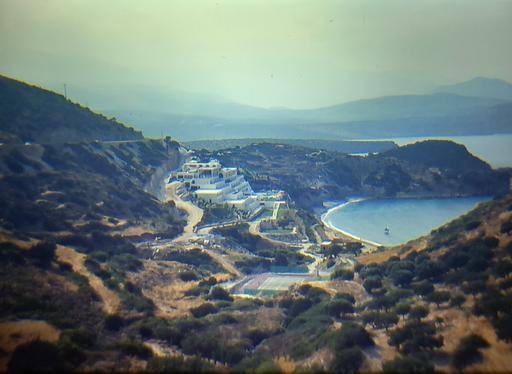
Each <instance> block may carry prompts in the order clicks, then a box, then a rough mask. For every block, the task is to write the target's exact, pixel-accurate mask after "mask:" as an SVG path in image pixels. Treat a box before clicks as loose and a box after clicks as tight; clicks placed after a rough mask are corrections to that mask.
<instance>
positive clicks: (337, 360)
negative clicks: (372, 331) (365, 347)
mask: <svg viewBox="0 0 512 374" xmlns="http://www.w3.org/2000/svg"><path fill="white" fill-rule="evenodd" d="M363 361H364V356H363V352H362V351H361V348H359V347H352V348H346V349H343V350H341V351H336V352H335V355H334V359H333V361H332V363H331V370H332V371H334V372H337V373H340V372H341V373H354V372H357V371H358V370H359V368H360V367H361V364H362V363H363Z"/></svg>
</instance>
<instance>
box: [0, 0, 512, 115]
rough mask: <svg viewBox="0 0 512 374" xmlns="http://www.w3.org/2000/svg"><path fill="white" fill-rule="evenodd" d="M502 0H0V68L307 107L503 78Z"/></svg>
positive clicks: (505, 15)
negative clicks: (484, 77)
mask: <svg viewBox="0 0 512 374" xmlns="http://www.w3.org/2000/svg"><path fill="white" fill-rule="evenodd" d="M511 36H512V1H492V0H481V1H471V0H459V1H436V0H425V1H420V0H415V1H411V0H403V1H401V0H400V1H394V0H387V1H381V0H375V1H364V0H354V1H320V0H310V1H301V0H297V1H262V0H258V1H249V0H233V1H222V0H211V1H193V0H185V1H172V0H162V1H156V0H155V1H152V0H144V1H141V0H133V1H128V0H123V1H114V0H83V1H78V0H0V73H4V74H8V75H10V76H14V77H17V78H20V79H23V80H28V81H31V82H35V83H39V84H48V85H50V86H53V87H60V85H61V83H62V82H67V84H68V86H70V87H73V86H74V85H76V86H85V87H106V88H107V89H108V88H109V87H112V86H120V85H125V84H126V85H128V84H144V85H146V86H150V87H151V86H155V87H156V86H158V87H161V88H164V89H167V88H168V89H176V90H186V91H192V92H207V93H213V94H218V95H222V96H225V97H227V98H230V99H232V100H235V101H238V102H243V103H247V104H252V105H258V106H290V107H295V108H309V107H316V106H322V105H329V104H335V103H340V102H344V101H348V100H353V99H359V98H367V97H374V96H379V95H386V94H399V93H418V92H424V91H426V90H430V89H432V88H434V87H435V86H437V85H441V84H448V83H456V82H459V81H463V80H467V79H471V78H473V77H476V76H487V77H492V78H502V79H506V80H508V81H510V82H512V41H511Z"/></svg>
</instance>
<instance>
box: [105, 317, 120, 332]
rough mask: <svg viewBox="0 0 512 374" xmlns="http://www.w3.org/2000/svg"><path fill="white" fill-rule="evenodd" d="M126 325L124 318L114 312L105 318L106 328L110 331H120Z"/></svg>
mask: <svg viewBox="0 0 512 374" xmlns="http://www.w3.org/2000/svg"><path fill="white" fill-rule="evenodd" d="M123 326H124V319H123V318H122V317H121V316H119V315H117V314H112V315H110V316H107V317H106V318H105V328H106V329H107V330H110V331H119V330H120V329H121V327H123Z"/></svg>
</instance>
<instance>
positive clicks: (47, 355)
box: [7, 340, 69, 372]
mask: <svg viewBox="0 0 512 374" xmlns="http://www.w3.org/2000/svg"><path fill="white" fill-rule="evenodd" d="M7 368H8V370H9V371H10V372H16V371H17V372H28V371H32V370H34V369H37V370H41V371H62V370H65V369H66V368H68V367H67V366H66V365H65V363H64V362H63V360H62V358H61V357H60V352H59V349H58V347H57V346H56V345H55V344H52V343H48V342H43V341H40V340H35V341H32V342H29V343H24V344H21V345H19V346H18V347H17V348H16V349H15V350H14V352H13V354H12V356H11V359H10V360H9V363H8V364H7ZM68 369H69V368H68Z"/></svg>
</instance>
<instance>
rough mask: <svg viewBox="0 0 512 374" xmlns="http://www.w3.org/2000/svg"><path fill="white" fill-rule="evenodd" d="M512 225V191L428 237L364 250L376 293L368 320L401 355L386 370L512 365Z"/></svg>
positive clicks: (366, 276) (364, 278)
mask: <svg viewBox="0 0 512 374" xmlns="http://www.w3.org/2000/svg"><path fill="white" fill-rule="evenodd" d="M511 228H512V196H511V195H510V194H508V195H507V196H504V197H502V198H500V199H495V200H493V201H490V202H487V203H483V204H480V205H479V206H478V207H477V208H475V209H474V210H472V211H471V212H469V213H467V214H465V215H464V216H462V217H460V218H458V219H456V220H454V221H452V222H450V223H448V224H446V225H444V226H442V227H441V228H439V229H437V230H434V231H432V233H431V234H430V235H427V236H425V237H423V238H419V239H417V240H413V241H411V242H409V243H407V244H405V245H402V246H399V247H396V248H392V249H389V250H384V251H382V252H380V253H379V252H377V253H374V254H368V255H362V256H359V257H358V258H357V259H358V261H359V262H360V263H361V265H359V270H358V274H359V277H360V281H361V282H362V283H363V285H364V287H365V288H366V290H367V291H368V292H369V293H370V294H371V295H372V300H371V301H370V302H368V303H367V309H366V310H367V311H366V312H363V313H362V315H361V317H362V320H363V323H365V324H367V325H369V326H372V327H371V330H372V331H375V333H376V334H378V335H379V336H382V338H381V339H379V343H378V345H379V347H380V348H381V349H382V350H383V351H386V352H387V354H388V356H389V357H392V358H394V360H393V361H390V362H388V363H384V365H383V366H384V370H386V369H387V370H389V371H397V370H399V368H401V369H402V370H406V371H407V368H408V367H409V368H411V367H416V368H418V367H428V366H429V365H430V367H433V366H434V365H435V367H436V369H443V370H447V371H462V370H464V371H466V370H467V371H471V372H473V371H474V372H509V371H511V370H512V366H511V365H512V363H511V361H510V360H509V357H510V354H511V352H512V330H511V328H510V327H511V318H512V309H511V306H512V293H511V284H512V282H511V280H512V278H511V275H512V251H511V249H512V236H511ZM397 314H398V315H399V316H400V315H401V317H398V318H395V319H394V320H393V318H392V315H394V316H395V317H396V316H397ZM390 316H391V317H390ZM388 319H389V321H387V320H388ZM386 321H387V322H386ZM390 321H391V322H390ZM411 365H414V366H411ZM409 370H411V369H409ZM416 370H418V369H416Z"/></svg>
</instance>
